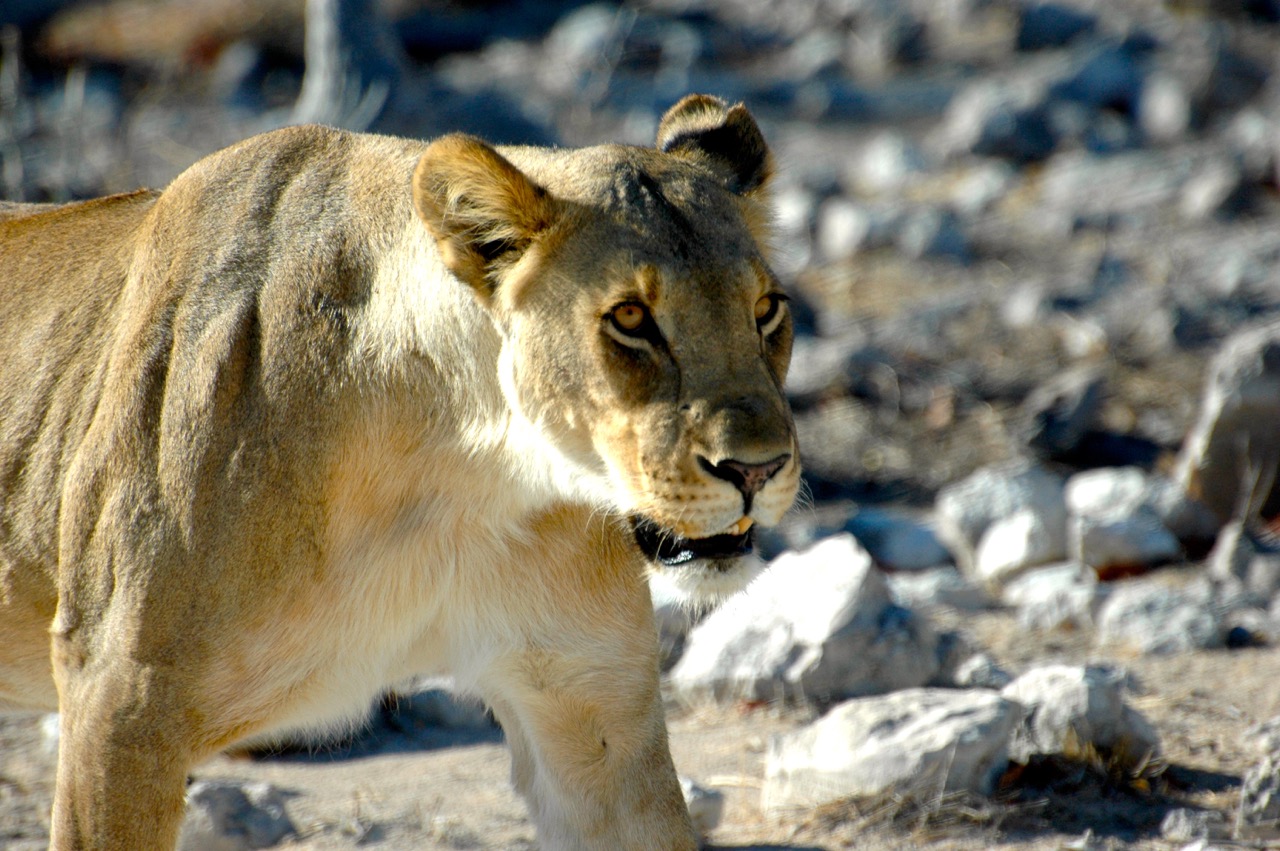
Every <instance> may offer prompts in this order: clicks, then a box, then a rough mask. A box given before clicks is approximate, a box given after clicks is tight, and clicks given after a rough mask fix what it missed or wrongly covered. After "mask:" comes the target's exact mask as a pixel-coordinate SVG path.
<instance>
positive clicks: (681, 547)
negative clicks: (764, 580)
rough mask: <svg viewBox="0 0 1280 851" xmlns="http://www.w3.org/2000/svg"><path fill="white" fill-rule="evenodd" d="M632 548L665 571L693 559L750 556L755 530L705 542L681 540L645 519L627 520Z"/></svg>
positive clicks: (752, 528)
mask: <svg viewBox="0 0 1280 851" xmlns="http://www.w3.org/2000/svg"><path fill="white" fill-rule="evenodd" d="M631 530H632V532H633V533H634V534H635V538H636V544H638V545H639V546H640V550H641V552H643V553H644V554H645V556H646V557H647V558H648V559H649V560H650V561H656V562H658V563H659V564H662V565H664V566H666V567H675V566H677V565H681V564H686V563H688V562H691V561H694V560H695V559H721V560H723V559H736V558H740V557H742V556H745V555H750V554H751V551H752V550H753V549H755V528H754V527H751V528H748V529H747V530H746V531H745V532H742V533H741V534H735V533H732V532H730V533H726V534H723V535H712V536H711V537H709V538H682V537H680V536H679V535H677V534H676V533H675V532H672V531H671V530H669V529H663V528H662V527H661V526H659V525H658V524H656V523H654V522H653V521H652V520H649V519H647V518H645V517H633V518H631Z"/></svg>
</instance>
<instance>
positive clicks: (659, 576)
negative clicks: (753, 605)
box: [649, 554, 764, 609]
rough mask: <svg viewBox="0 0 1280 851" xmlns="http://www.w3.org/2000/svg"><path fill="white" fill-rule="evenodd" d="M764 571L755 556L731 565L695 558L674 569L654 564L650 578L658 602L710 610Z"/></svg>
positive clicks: (736, 560) (760, 562) (738, 560)
mask: <svg viewBox="0 0 1280 851" xmlns="http://www.w3.org/2000/svg"><path fill="white" fill-rule="evenodd" d="M762 570H764V562H763V561H762V560H761V559H760V557H759V556H756V555H754V554H753V555H747V556H742V557H741V558H738V559H735V560H734V561H733V562H732V563H731V564H728V565H726V563H725V562H724V561H723V560H721V559H694V560H693V561H689V562H686V563H684V564H680V565H676V566H674V567H668V566H667V565H653V566H652V567H651V568H650V571H649V577H650V586H651V587H652V589H653V595H654V599H655V600H658V601H661V600H672V601H675V602H678V603H680V604H681V605H682V606H685V607H687V608H690V609H706V608H710V607H711V606H714V605H716V604H718V603H719V602H721V601H722V600H724V599H725V598H726V597H731V596H733V595H734V594H737V593H738V592H739V591H741V590H742V589H744V588H746V587H747V586H748V585H750V584H751V580H753V579H755V578H756V577H757V576H759V575H760V571H762Z"/></svg>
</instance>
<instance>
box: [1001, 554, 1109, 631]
mask: <svg viewBox="0 0 1280 851" xmlns="http://www.w3.org/2000/svg"><path fill="white" fill-rule="evenodd" d="M1017 582H1018V584H1017V586H1015V587H1011V588H1006V589H1005V595H1004V599H1005V602H1006V603H1010V604H1011V605H1014V606H1016V607H1017V609H1018V624H1019V626H1022V627H1024V628H1026V629H1032V630H1046V631H1047V630H1055V629H1062V630H1083V629H1091V628H1092V627H1093V624H1094V622H1095V619H1096V615H1097V610H1098V607H1099V606H1100V605H1101V602H1102V600H1104V599H1106V594H1107V592H1106V587H1105V586H1102V585H1099V584H1098V581H1097V574H1096V573H1094V571H1093V570H1092V569H1090V568H1087V567H1085V566H1084V565H1081V564H1078V563H1076V562H1068V563H1066V564H1063V565H1053V566H1051V567H1046V568H1041V569H1039V570H1035V571H1031V572H1029V573H1028V574H1026V575H1024V576H1022V577H1020V578H1019V579H1018V580H1017Z"/></svg>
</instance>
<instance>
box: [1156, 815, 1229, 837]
mask: <svg viewBox="0 0 1280 851" xmlns="http://www.w3.org/2000/svg"><path fill="white" fill-rule="evenodd" d="M1160 836H1161V837H1162V838H1164V839H1167V840H1170V841H1171V842H1190V841H1192V840H1194V839H1230V838H1231V826H1230V825H1229V824H1227V816H1226V814H1225V813H1222V812H1219V811H1217V810H1193V809H1190V808H1188V807H1180V808H1179V809H1176V810H1170V811H1169V814H1168V815H1166V816H1165V817H1164V820H1163V821H1161V822H1160Z"/></svg>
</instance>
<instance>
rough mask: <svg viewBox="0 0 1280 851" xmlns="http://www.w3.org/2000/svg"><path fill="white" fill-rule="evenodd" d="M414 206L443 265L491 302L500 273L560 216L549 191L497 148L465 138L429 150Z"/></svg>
mask: <svg viewBox="0 0 1280 851" xmlns="http://www.w3.org/2000/svg"><path fill="white" fill-rule="evenodd" d="M413 204H414V207H415V208H416V209H417V211H418V215H419V216H420V217H421V218H422V221H423V222H424V223H426V226H427V229H428V230H430V231H431V234H432V236H434V237H435V238H436V242H437V243H438V244H439V246H440V251H441V254H442V255H443V257H444V262H445V265H447V266H448V267H449V270H450V271H451V272H453V273H454V274H455V275H457V276H458V278H459V279H461V280H463V281H465V282H466V283H468V284H470V285H471V286H472V287H474V288H475V289H476V291H477V292H478V293H479V294H480V295H481V296H482V297H483V298H484V299H486V300H487V299H488V298H489V297H491V296H492V295H493V292H494V289H495V288H496V287H497V283H498V280H499V278H500V277H501V273H502V271H503V270H504V269H506V268H507V267H508V266H510V264H511V263H513V262H514V261H515V260H516V259H518V258H519V256H520V255H521V254H522V253H523V252H524V250H525V249H526V248H528V247H529V244H530V243H531V242H532V241H533V239H534V238H535V237H536V236H537V235H538V234H539V233H541V232H542V231H544V230H546V229H547V228H548V227H550V226H551V223H552V222H553V221H554V220H555V213H556V205H555V202H554V200H553V199H552V198H551V196H550V195H548V194H547V192H546V190H545V189H543V188H542V187H540V186H538V185H537V184H535V183H534V182H533V181H531V180H530V179H529V178H527V177H526V176H525V175H524V173H523V172H521V171H520V169H518V168H516V167H515V166H514V165H512V164H511V163H510V162H508V161H507V159H506V158H505V157H503V156H502V155H501V154H499V153H498V152H497V151H495V150H494V149H493V148H492V147H490V146H489V145H487V144H486V143H484V142H482V141H481V140H479V139H476V138H474V137H472V136H467V135H464V134H461V133H458V134H453V135H450V136H444V137H442V138H440V139H437V140H436V141H435V142H432V143H431V144H430V145H429V146H427V150H426V152H424V153H423V155H422V158H421V159H420V160H419V161H418V167H417V168H416V169H415V170H414V172H413Z"/></svg>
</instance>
